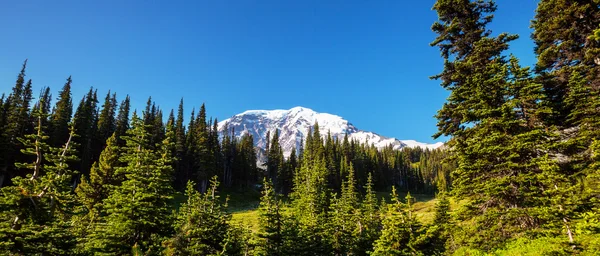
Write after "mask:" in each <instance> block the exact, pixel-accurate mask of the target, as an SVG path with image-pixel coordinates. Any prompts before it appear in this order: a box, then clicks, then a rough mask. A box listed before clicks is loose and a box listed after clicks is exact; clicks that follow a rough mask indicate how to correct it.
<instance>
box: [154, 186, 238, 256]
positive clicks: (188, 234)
mask: <svg viewBox="0 0 600 256" xmlns="http://www.w3.org/2000/svg"><path fill="white" fill-rule="evenodd" d="M218 186H219V183H218V181H217V178H216V176H215V177H213V178H212V179H211V186H210V189H209V190H208V191H207V192H206V193H203V194H201V193H199V192H198V191H197V190H196V189H195V187H196V185H195V184H194V183H193V182H192V181H190V182H188V185H187V189H186V195H187V198H188V199H187V202H186V203H184V204H183V205H182V206H181V208H180V209H179V213H178V215H177V220H176V222H175V236H174V237H173V238H171V239H170V240H168V241H167V242H166V243H165V245H166V254H167V255H229V254H228V250H227V249H228V248H229V246H228V244H227V243H226V242H227V241H228V239H227V236H228V230H229V224H228V222H229V220H230V219H231V216H230V215H229V214H228V213H226V212H225V208H226V207H227V205H226V204H225V205H223V204H222V203H221V202H220V200H219V195H218V194H217V188H218Z"/></svg>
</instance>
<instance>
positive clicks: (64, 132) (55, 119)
mask: <svg viewBox="0 0 600 256" xmlns="http://www.w3.org/2000/svg"><path fill="white" fill-rule="evenodd" d="M71 83H72V80H71V77H70V76H69V78H67V82H66V83H65V85H64V86H63V88H62V90H61V91H60V93H59V94H58V98H57V102H56V105H55V106H54V109H53V110H52V115H51V116H50V131H51V133H50V145H51V146H55V147H56V146H58V145H59V144H60V143H63V142H64V141H65V140H66V139H67V137H68V136H69V122H71V116H72V115H73V100H72V98H71Z"/></svg>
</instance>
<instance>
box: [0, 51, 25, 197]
mask: <svg viewBox="0 0 600 256" xmlns="http://www.w3.org/2000/svg"><path fill="white" fill-rule="evenodd" d="M26 67H27V60H25V62H24V63H23V67H22V68H21V72H20V73H19V75H18V76H17V81H16V83H15V86H14V87H13V88H12V93H10V94H9V95H8V97H7V99H6V100H5V102H4V111H5V119H6V121H5V123H4V127H2V129H1V130H2V134H1V135H2V136H1V137H2V138H1V141H0V142H1V143H2V145H0V153H1V155H2V157H3V162H2V163H0V186H2V185H6V184H7V183H10V180H11V179H12V178H13V177H15V176H17V175H22V174H20V173H19V172H18V170H17V169H16V168H15V167H14V163H15V162H16V161H17V160H21V158H20V155H19V152H20V150H21V149H22V148H23V147H22V146H23V145H22V144H21V143H20V142H19V141H18V140H17V138H21V137H23V135H25V134H27V131H28V129H27V128H28V125H27V123H28V122H27V121H28V120H29V106H30V103H31V99H32V89H31V80H29V81H27V83H25V69H26ZM23 176H24V175H23ZM1 183H4V184H1Z"/></svg>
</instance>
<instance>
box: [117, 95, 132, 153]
mask: <svg viewBox="0 0 600 256" xmlns="http://www.w3.org/2000/svg"><path fill="white" fill-rule="evenodd" d="M129 101H130V99H129V95H127V97H125V99H124V100H123V101H122V102H121V104H120V105H119V113H118V114H117V120H116V124H115V136H116V137H117V144H118V145H119V146H125V140H124V139H123V138H121V137H123V136H125V135H126V133H127V130H129V108H130V106H129V104H130V103H129Z"/></svg>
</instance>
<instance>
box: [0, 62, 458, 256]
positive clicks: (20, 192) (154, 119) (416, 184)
mask: <svg viewBox="0 0 600 256" xmlns="http://www.w3.org/2000/svg"><path fill="white" fill-rule="evenodd" d="M26 65H27V62H25V63H24V64H23V67H22V69H21V72H20V73H19V74H18V76H17V81H16V83H15V85H14V86H13V88H12V92H10V93H9V95H8V96H2V97H1V98H0V127H2V131H3V132H2V134H1V136H0V143H2V147H1V148H0V156H2V194H3V197H2V199H1V200H0V209H1V214H0V216H1V218H2V226H0V231H1V232H0V238H1V240H2V241H3V242H1V243H0V250H1V251H3V252H6V253H8V254H17V255H18V254H23V255H25V254H51V255H65V254H82V255H88V254H127V253H133V254H170V255H179V254H185V253H189V254H203V255H206V254H215V255H217V254H226V255H230V254H241V253H251V252H255V251H256V253H259V251H261V250H263V249H260V248H262V247H260V246H262V244H261V243H259V242H257V240H256V239H258V238H257V236H255V235H252V234H251V233H250V232H249V230H248V229H246V228H242V227H239V226H236V225H232V224H231V223H230V218H231V215H230V213H228V212H227V209H226V203H225V202H224V200H223V199H222V198H219V196H218V192H217V191H218V190H219V189H225V190H231V189H235V190H254V189H256V188H257V185H259V186H260V185H261V184H263V183H262V182H261V181H262V179H263V178H264V179H265V180H268V182H266V183H264V185H265V186H266V187H265V189H266V190H269V189H271V186H270V185H268V184H270V183H269V182H272V183H273V184H274V185H273V187H272V189H274V190H276V191H277V194H278V195H277V196H282V198H289V200H292V201H294V202H298V203H297V206H295V207H297V208H294V209H298V211H299V212H306V211H307V209H306V207H317V206H318V208H315V209H310V211H313V212H312V213H311V214H310V215H308V216H311V218H313V217H316V215H314V213H317V212H318V214H319V216H321V214H325V213H327V212H329V211H332V210H333V209H334V207H336V206H335V205H336V204H338V203H337V201H338V200H341V198H342V197H343V198H345V197H349V198H350V199H349V200H354V201H353V202H347V203H341V204H344V205H345V206H344V207H346V208H344V210H345V211H350V208H348V207H350V206H352V207H354V206H358V198H359V196H358V195H359V194H358V193H359V192H360V193H361V194H362V193H367V194H369V195H370V197H373V198H371V199H369V200H370V204H371V205H370V206H369V207H370V208H372V209H376V208H378V207H379V206H378V204H377V200H375V199H374V196H373V194H372V193H373V191H375V190H389V189H390V188H391V187H392V186H394V185H395V186H397V187H398V188H399V189H401V190H403V191H413V192H419V193H434V192H435V191H437V189H438V188H439V189H441V190H444V191H445V190H447V189H448V186H449V185H448V184H449V180H448V177H449V171H450V168H449V167H448V166H447V165H445V164H442V163H441V159H443V158H445V156H446V154H445V153H444V151H443V150H433V151H430V150H421V149H409V148H407V149H403V150H401V151H398V150H393V149H392V148H391V147H388V148H385V149H382V150H378V149H377V148H375V147H374V146H373V145H365V144H361V143H359V142H358V141H352V140H349V139H348V138H347V137H345V138H344V139H343V140H336V139H333V138H332V137H331V136H330V135H327V136H321V134H320V133H319V127H318V124H315V126H314V127H311V132H310V135H309V136H308V138H307V139H306V141H305V142H304V144H303V145H305V146H303V147H302V148H300V149H299V150H298V151H297V152H296V151H295V150H294V152H292V154H291V155H289V156H283V151H282V149H281V146H280V145H279V131H277V130H275V131H273V136H271V135H270V133H269V134H267V137H269V141H270V142H269V145H268V146H267V149H266V152H267V157H266V160H265V161H264V162H258V165H257V154H256V151H257V150H256V149H255V147H254V144H253V143H254V139H253V138H252V136H251V135H248V134H245V135H243V136H241V137H239V138H237V137H235V136H233V134H235V131H229V130H228V129H227V128H226V127H225V128H224V131H222V132H219V130H218V125H217V124H218V121H217V120H216V119H212V118H207V116H206V108H205V106H204V105H202V106H201V107H200V108H199V111H198V112H197V114H196V111H195V110H192V111H191V116H190V117H189V121H187V123H186V122H185V121H184V106H183V100H181V102H180V104H179V107H178V109H177V111H175V110H171V111H170V113H169V115H168V116H167V117H166V118H165V117H164V116H163V111H162V109H161V108H160V107H159V106H158V105H157V104H156V103H155V102H153V101H152V99H151V98H149V99H148V101H147V104H146V106H145V108H144V109H143V111H141V113H138V112H137V111H136V110H133V111H132V109H131V108H132V107H131V105H130V97H129V96H126V97H125V98H124V99H123V100H122V101H121V102H118V100H117V96H116V93H114V92H110V91H109V92H108V93H107V94H106V96H105V97H104V100H103V103H102V104H101V105H99V100H98V96H97V91H96V90H95V89H93V88H90V90H89V91H88V92H87V93H86V94H85V95H83V97H82V99H81V100H80V101H79V104H78V105H77V106H76V107H74V104H73V99H72V95H71V88H72V83H73V81H72V79H71V77H69V78H68V79H67V81H66V83H65V85H64V86H63V87H62V89H61V90H60V91H59V96H58V97H57V100H56V103H55V104H51V103H52V94H51V91H50V88H48V87H44V88H42V89H41V90H40V94H39V96H38V97H37V98H36V97H33V93H32V91H33V89H32V81H31V80H27V81H26V79H25V78H26V74H25V72H26ZM164 120H166V122H165V121H164ZM261 165H262V166H264V167H260V166H261ZM355 177H356V178H355ZM389 177H392V179H390V178H389ZM347 179H351V181H350V180H347ZM359 184H360V185H359ZM182 193H185V195H184V196H183V197H187V201H186V202H184V203H182V204H181V203H180V202H179V201H180V199H178V198H181V197H182V196H180V195H181V194H182ZM344 193H346V194H348V195H346V196H343V195H344ZM337 195H340V198H339V199H338V198H337ZM264 200H270V199H268V198H266V197H265V198H263V201H264ZM273 200H275V199H273ZM313 200H314V201H313ZM286 201H287V200H286ZM300 202H306V203H308V204H309V205H306V204H304V203H300ZM315 203H317V205H314V204H315ZM295 205H296V204H295ZM302 205H303V206H302ZM288 206H289V205H287V204H286V206H285V207H288ZM277 207H279V206H277ZM340 207H341V206H340ZM315 211H316V212H315ZM356 213H358V212H356ZM348 214H350V212H347V213H346V215H348ZM353 214H354V213H353ZM373 214H374V213H373ZM350 215H352V214H350ZM300 216H304V215H298V217H299V218H298V219H300ZM282 218H283V217H282ZM286 218H287V217H286ZM303 218H304V217H303ZM312 221H317V222H315V223H325V222H327V221H326V219H322V220H316V219H315V220H312ZM345 221H349V220H347V219H346V220H345ZM286 223H288V222H287V221H286ZM298 223H300V222H298ZM377 223H379V222H377ZM265 224H267V223H266V222H265ZM369 225H370V224H369ZM377 225H380V224H377ZM311 227H312V226H311ZM265 228H266V227H265ZM289 228H292V229H294V230H296V231H298V232H300V230H301V228H300V226H293V227H289ZM328 231H329V229H327V230H322V232H319V233H314V232H315V230H310V231H306V232H312V233H313V234H318V235H319V236H317V237H314V238H310V239H319V240H321V239H324V238H323V237H321V236H325V235H326V234H325V233H323V232H328ZM302 232H304V231H302ZM373 232H375V231H373ZM308 234H309V233H306V234H303V235H302V236H297V237H295V238H294V241H296V242H301V241H303V239H304V237H303V236H304V235H308ZM376 234H377V233H374V234H371V235H369V237H370V238H369V239H371V240H373V239H374V238H376V237H377V236H376ZM298 235H300V234H298ZM190 236H191V237H190ZM325 237H328V236H325ZM307 238H308V237H307ZM327 239H330V238H327ZM371 240H368V241H367V242H366V244H365V245H363V247H364V246H367V247H368V246H370V244H371V242H372V241H371ZM302 243H304V244H305V246H308V247H310V248H313V249H314V250H316V251H314V250H313V251H312V252H314V253H326V252H333V250H334V249H333V248H334V247H332V246H333V245H332V244H330V243H329V242H323V241H319V242H315V243H312V242H306V241H304V242H302ZM307 243H308V244H307ZM311 243H312V244H311ZM264 246H267V245H264ZM363 247H361V248H354V249H353V250H355V251H358V250H362V249H366V248H367V247H364V248H363ZM265 250H266V249H265ZM337 250H340V249H339V248H338V249H337ZM306 252H307V253H308V252H311V251H310V250H308V249H307V250H306Z"/></svg>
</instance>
